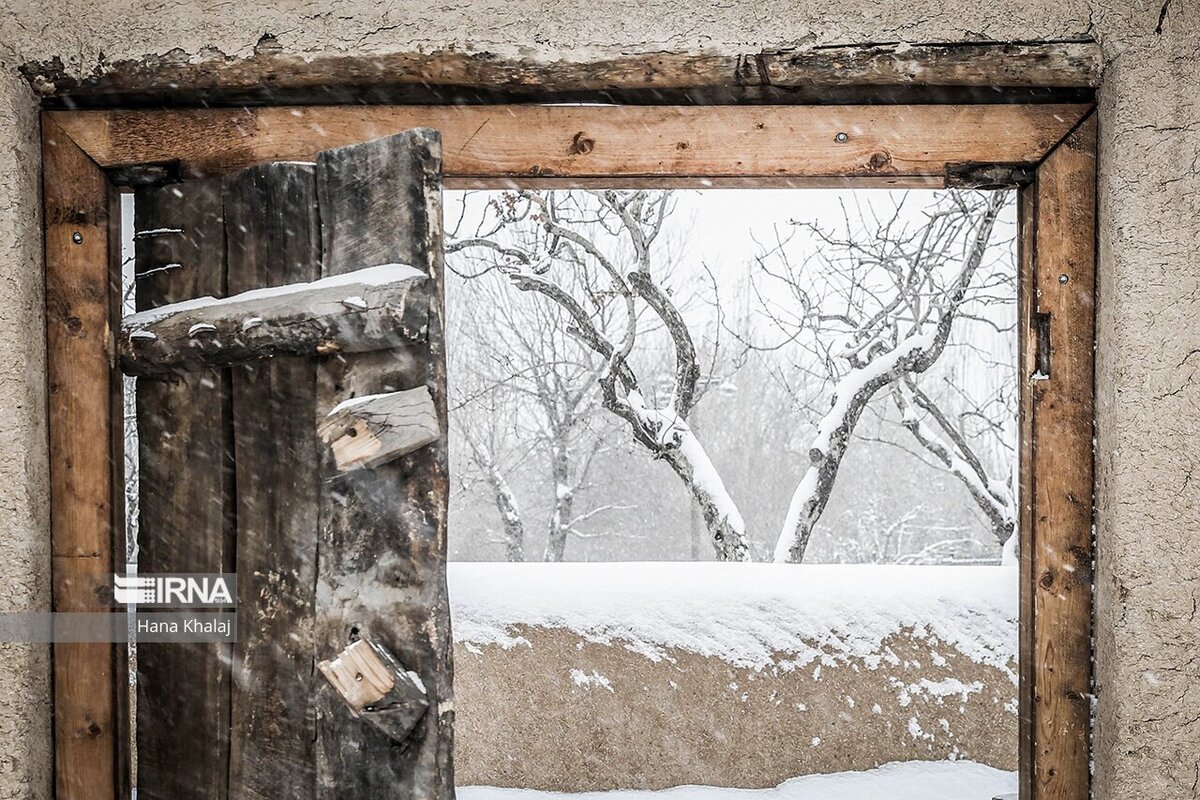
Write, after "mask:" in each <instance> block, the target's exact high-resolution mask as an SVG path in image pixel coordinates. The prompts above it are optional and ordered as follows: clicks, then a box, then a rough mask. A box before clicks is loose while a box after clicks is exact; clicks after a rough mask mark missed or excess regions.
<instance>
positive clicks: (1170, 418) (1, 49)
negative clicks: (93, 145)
mask: <svg viewBox="0 0 1200 800" xmlns="http://www.w3.org/2000/svg"><path fill="white" fill-rule="evenodd" d="M1163 2H1164V0H1154V1H1153V2H1144V1H1142V0H1134V1H1132V2H1121V1H1120V0H1105V1H1104V2H1101V1H1100V0H993V1H992V2H988V3H978V2H971V1H970V0H942V1H941V2H937V1H935V0H882V1H881V2H865V1H864V0H844V2H841V3H836V4H834V3H827V2H818V0H757V2H749V1H748V0H730V1H729V2H719V3H713V2H709V0H666V1H665V2H655V3H645V2H633V0H597V1H596V2H594V3H591V4H589V5H586V6H564V5H562V4H561V3H551V2H549V0H477V1H476V2H469V3H467V2H462V3H457V4H433V5H430V4H427V3H417V2H414V0H396V2H390V3H376V2H369V0H338V2H334V0H277V2H272V3H238V2H228V1H227V0H226V1H224V2H215V1H213V0H209V1H207V2H206V1H205V0H154V2H149V1H148V0H141V1H138V0H107V1H105V0H40V1H39V0H4V2H3V3H0V353H2V354H3V358H0V586H2V587H3V590H2V591H0V609H4V610H14V609H21V608H46V607H48V594H49V550H48V544H47V539H48V536H47V522H48V512H47V506H46V502H45V497H46V493H47V483H46V453H45V424H44V413H45V409H44V401H45V396H44V395H45V391H44V383H45V379H44V352H43V350H44V348H43V341H42V336H41V334H40V330H41V326H42V321H41V297H42V272H41V264H40V254H41V242H40V234H39V231H40V219H39V215H38V201H39V187H38V178H37V175H38V169H39V164H38V156H37V150H36V147H35V141H36V139H35V137H36V128H37V116H36V113H35V109H36V105H37V99H36V97H35V95H34V93H33V92H32V91H31V90H30V88H28V86H27V85H25V83H24V82H23V81H22V80H20V79H19V78H18V77H17V68H18V66H20V65H22V64H25V63H28V62H46V61H50V60H51V59H54V58H56V57H57V58H59V59H61V61H62V63H63V65H64V69H65V70H66V72H67V73H69V74H72V75H75V76H80V77H81V76H84V75H87V74H90V73H91V72H93V71H94V70H95V69H97V68H98V67H99V66H102V65H103V64H106V63H112V62H119V61H124V60H129V59H134V60H136V59H141V58H144V57H154V58H161V57H162V56H168V57H170V58H173V59H176V60H184V61H197V62H206V63H211V64H212V65H213V68H214V69H216V68H219V67H220V65H221V64H225V63H228V62H229V61H230V60H236V59H239V58H244V57H247V56H250V55H251V54H253V53H254V50H255V46H256V44H258V42H259V41H260V38H261V37H262V36H263V35H264V34H270V35H271V37H273V39H271V40H270V41H271V42H272V49H277V50H278V51H280V52H281V53H283V54H285V55H300V56H304V57H319V56H322V55H328V54H353V55H359V56H368V57H369V56H372V55H383V54H388V53H399V52H414V51H426V52H428V51H434V50H446V49H454V50H458V51H464V52H472V51H479V52H484V51H487V52H492V53H496V54H499V55H502V56H520V57H524V58H531V59H564V58H565V59H578V60H582V59H589V58H599V57H603V56H615V55H621V54H630V53H641V52H657V51H682V52H700V51H705V52H717V53H730V52H747V51H754V50H757V49H759V48H764V49H776V48H781V47H796V48H813V47H817V46H821V45H830V44H853V43H864V42H888V41H902V42H909V43H914V44H916V43H923V42H959V41H981V40H1001V41H1011V40H1047V39H1064V38H1077V37H1090V38H1093V39H1095V40H1097V41H1098V42H1099V43H1100V45H1101V46H1102V48H1103V53H1104V59H1105V72H1104V81H1103V86H1102V89H1101V92H1100V103H1101V108H1100V130H1101V147H1100V158H1101V165H1102V166H1101V173H1100V194H1099V197H1100V214H1101V226H1100V301H1099V308H1098V343H1099V344H1098V352H1097V359H1098V372H1097V414H1098V429H1097V450H1098V455H1097V504H1098V508H1099V514H1098V524H1097V541H1098V563H1097V577H1096V580H1097V591H1098V595H1097V626H1096V639H1097V687H1096V694H1097V702H1096V740H1095V745H1096V753H1095V764H1096V776H1095V794H1096V796H1097V797H1100V798H1105V799H1106V800H1107V799H1108V798H1112V799H1113V800H1116V799H1117V798H1121V800H1132V799H1138V798H1163V799H1164V800H1166V799H1168V798H1169V799H1170V800H1177V799H1178V798H1196V797H1200V613H1198V611H1197V608H1198V604H1200V436H1198V435H1197V429H1198V428H1200V321H1198V316H1200V265H1198V256H1200V182H1198V181H1197V170H1198V168H1200V9H1198V8H1197V7H1196V5H1195V4H1194V3H1190V2H1188V0H1165V5H1164V4H1163ZM48 692H49V676H48V659H47V657H46V654H45V652H43V651H42V650H40V649H30V648H27V647H18V646H11V645H0V799H3V800H7V799H8V798H22V800H24V798H43V797H48V796H49V794H50V777H49V776H50V772H49V746H48V725H49V720H48V713H49V712H48V708H49V706H48V702H47V698H48Z"/></svg>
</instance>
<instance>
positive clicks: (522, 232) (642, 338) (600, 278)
mask: <svg viewBox="0 0 1200 800" xmlns="http://www.w3.org/2000/svg"><path fill="white" fill-rule="evenodd" d="M671 208H672V199H671V196H670V194H669V193H666V192H647V191H620V192H618V191H594V192H579V191H575V192H561V193H560V192H539V191H520V192H510V193H506V194H505V195H504V196H503V198H502V199H501V200H499V201H496V202H494V203H493V204H492V206H491V210H492V212H493V214H494V217H495V222H494V224H491V225H490V226H483V227H481V228H480V229H479V230H477V231H476V232H475V234H474V235H471V236H457V235H454V234H453V233H452V235H451V237H450V238H451V242H450V244H449V245H448V246H447V251H448V252H460V251H466V252H477V253H484V254H486V258H481V259H480V261H479V263H480V265H481V268H480V269H479V270H477V271H475V272H469V271H464V272H463V274H469V275H473V276H475V277H478V276H480V275H481V274H485V273H487V272H490V271H493V270H499V271H501V272H503V273H504V274H506V275H507V276H508V277H509V279H510V280H511V282H512V285H513V286H514V287H516V288H517V289H518V290H520V291H522V292H530V293H534V294H538V295H541V296H542V297H543V298H545V299H546V300H548V301H549V302H550V303H551V304H552V305H553V306H554V307H556V308H557V309H558V310H559V311H560V312H562V313H565V314H566V316H567V317H568V318H569V320H570V324H569V325H568V326H565V327H564V329H565V330H566V331H567V332H568V334H569V335H570V336H571V337H572V339H573V340H574V342H575V343H576V345H577V346H580V347H581V348H582V350H583V351H584V352H585V353H587V354H588V355H589V356H590V360H591V363H593V364H595V365H597V371H596V373H595V378H594V385H595V387H596V388H597V389H598V392H599V397H600V403H601V405H602V406H603V408H604V409H606V410H607V411H608V412H609V413H611V414H612V415H614V416H615V417H617V418H618V419H620V420H622V421H623V422H624V423H625V425H626V427H627V429H628V430H629V432H630V433H631V435H632V437H633V439H634V440H635V441H636V442H637V443H639V444H640V445H642V446H643V447H644V448H645V449H646V450H648V451H649V452H650V453H651V454H652V456H653V457H654V458H657V459H661V460H662V461H664V462H665V463H666V464H668V465H669V466H670V467H671V469H672V470H673V471H674V472H675V474H676V475H677V476H678V477H679V479H680V480H681V481H682V482H683V484H684V485H685V486H686V487H687V489H688V491H689V492H690V493H691V495H692V497H693V500H694V502H695V503H696V505H697V507H698V508H699V510H700V513H701V515H702V516H703V518H704V521H705V525H706V527H707V529H708V532H709V537H710V539H711V541H712V544H713V548H714V550H715V552H716V554H717V557H718V558H720V559H723V560H733V561H744V560H748V558H749V549H748V547H747V544H746V534H745V524H744V522H743V520H742V517H741V514H740V512H739V511H738V509H737V506H736V505H735V504H734V502H733V500H732V498H731V497H730V496H729V493H728V492H727V491H726V489H725V486H724V483H723V482H722V481H721V478H720V476H719V475H718V473H717V470H716V468H715V467H714V466H713V464H712V462H711V460H710V459H709V457H708V454H707V452H706V451H705V449H704V447H703V445H702V444H701V442H700V440H699V439H698V438H697V437H696V435H695V433H694V431H693V430H692V429H691V428H690V427H689V425H688V422H687V420H688V416H689V414H690V413H691V412H692V410H693V409H694V408H695V405H696V403H697V402H698V401H699V399H700V396H701V394H702V392H703V389H704V383H703V382H702V381H701V368H700V363H699V357H698V353H697V348H696V345H695V342H694V340H693V337H692V333H691V331H690V330H689V328H688V325H687V323H686V321H685V319H684V315H683V313H682V310H681V307H680V305H679V304H678V303H677V302H676V300H675V298H674V297H673V296H672V294H671V293H670V292H669V291H668V290H667V289H666V288H665V287H664V283H663V279H664V277H665V276H664V274H663V265H664V263H665V261H667V260H668V259H663V258H661V257H659V258H656V255H657V256H661V254H659V253H655V248H656V242H657V241H658V239H659V236H660V234H661V233H662V230H663V222H664V220H665V219H666V218H667V216H668V214H669V213H670V210H671ZM458 227H459V226H453V227H452V228H451V230H452V231H454V232H457V228H458ZM658 332H662V333H665V335H666V336H667V338H668V340H669V342H670V348H671V350H672V355H673V360H674V371H673V372H674V374H673V379H672V384H671V387H670V389H669V390H668V391H667V392H665V393H664V394H665V402H663V403H661V404H660V403H659V402H657V398H650V397H649V396H648V394H647V392H646V391H644V389H643V379H642V377H641V376H639V372H638V365H637V361H638V359H639V358H643V359H644V356H646V354H647V351H649V350H652V341H651V335H652V334H655V333H658ZM568 527H569V526H568Z"/></svg>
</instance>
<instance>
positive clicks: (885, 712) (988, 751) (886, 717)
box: [454, 626, 1017, 792]
mask: <svg viewBox="0 0 1200 800" xmlns="http://www.w3.org/2000/svg"><path fill="white" fill-rule="evenodd" d="M513 635H514V636H519V637H520V638H521V640H522V643H521V644H518V645H515V646H513V647H508V648H505V647H503V646H502V645H499V644H486V645H482V646H476V645H472V644H470V643H462V642H460V643H458V644H456V646H455V648H454V658H455V676H454V694H455V707H456V709H457V716H456V718H455V723H454V731H455V742H454V745H455V750H454V753H455V756H454V757H455V761H454V769H455V775H456V780H457V783H458V785H459V786H509V787H521V788H530V789H546V790H553V791H561V792H582V791H592V790H601V789H664V788H667V787H671V786H680V785H688V784H699V785H704V786H741V787H749V788H767V787H775V786H778V785H779V784H781V783H783V782H784V781H786V780H790V779H791V778H794V777H796V776H797V775H809V774H813V773H826V772H846V771H860V770H869V769H873V768H874V767H876V766H878V765H880V764H887V763H891V762H893V761H923V760H941V759H947V758H954V759H965V760H968V761H975V762H978V763H981V764H987V765H988V766H992V767H996V768H997V769H1003V770H1015V769H1016V768H1017V687H1016V684H1015V683H1014V680H1013V678H1014V676H1015V674H1016V671H1015V670H1016V664H1015V663H1010V664H1009V665H1008V667H1007V668H1006V669H1002V668H1000V667H997V666H994V665H988V664H981V663H979V662H977V661H975V660H973V659H971V658H969V657H968V656H966V655H964V654H963V653H961V652H960V651H958V650H956V649H955V648H954V647H952V646H945V645H935V646H931V645H930V642H929V640H928V639H927V638H923V637H913V636H909V635H907V634H905V633H900V634H897V635H894V636H891V637H889V638H888V639H887V640H886V641H885V642H884V643H883V647H882V648H881V650H880V652H881V653H883V652H886V653H890V654H892V655H894V656H895V658H894V659H888V660H880V659H877V658H876V659H864V658H852V659H847V660H840V659H839V660H837V661H833V660H831V661H830V663H825V664H822V663H820V662H817V663H815V664H808V665H806V666H805V667H802V668H798V669H785V668H779V667H768V668H749V667H741V666H735V665H733V664H730V663H729V662H727V661H724V660H722V659H721V658H718V657H715V656H704V655H699V654H697V653H694V652H688V651H686V650H678V649H672V650H669V651H668V652H667V653H666V657H664V658H658V659H650V658H647V657H646V656H645V655H643V654H641V653H638V652H634V650H633V649H631V648H629V647H626V646H625V644H624V643H622V642H620V641H615V642H612V643H606V644H602V643H597V642H594V641H587V640H586V639H582V638H581V637H580V636H579V635H578V634H576V633H575V632H573V631H570V630H565V629H561V628H559V629H555V628H530V627H527V626H522V627H519V628H516V629H514V630H513ZM787 657H788V656H787V654H779V656H778V658H777V661H779V662H784V663H786V660H787Z"/></svg>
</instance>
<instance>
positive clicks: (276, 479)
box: [224, 164, 321, 800]
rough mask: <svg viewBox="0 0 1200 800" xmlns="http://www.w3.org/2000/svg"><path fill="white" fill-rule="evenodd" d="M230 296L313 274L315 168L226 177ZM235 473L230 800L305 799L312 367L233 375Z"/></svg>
mask: <svg viewBox="0 0 1200 800" xmlns="http://www.w3.org/2000/svg"><path fill="white" fill-rule="evenodd" d="M224 192H225V231H226V234H225V235H226V246H227V248H228V257H227V258H228V288H229V291H230V293H234V292H244V291H248V290H251V289H257V288H260V287H265V286H280V285H285V284H290V283H296V282H302V281H312V280H316V279H317V278H319V277H320V273H321V236H320V221H319V219H318V218H317V196H316V194H317V193H316V181H315V179H314V175H313V168H312V167H311V166H309V165H301V164H269V165H264V166H261V167H255V168H252V169H249V170H246V171H245V172H242V173H239V174H236V175H232V176H230V177H228V178H226V179H225V187H224ZM231 378H232V382H233V426H234V428H233V429H234V464H235V469H236V475H237V500H236V502H237V572H238V606H239V620H238V622H239V638H238V641H237V643H236V644H235V645H234V658H233V678H234V680H233V688H232V696H231V703H230V724H231V728H232V731H231V742H230V764H229V796H230V797H231V798H237V800H274V799H275V798H280V797H287V798H294V800H305V798H311V797H312V796H313V786H314V780H315V770H314V754H313V740H314V738H315V736H316V730H315V719H314V714H313V711H312V709H311V707H310V703H309V695H310V693H311V689H312V686H311V683H312V680H313V608H314V588H315V587H314V581H315V576H316V560H317V555H316V549H317V495H318V494H319V491H320V487H319V483H318V482H319V475H318V462H319V454H318V450H317V446H318V443H317V442H316V441H315V437H314V436H313V431H312V425H311V422H310V421H311V419H312V418H313V415H314V414H316V396H317V395H316V366H315V364H313V362H312V361H311V360H309V359H305V358H273V359H269V360H264V361H256V362H254V363H250V364H245V365H242V366H240V367H237V368H234V369H232V370H231Z"/></svg>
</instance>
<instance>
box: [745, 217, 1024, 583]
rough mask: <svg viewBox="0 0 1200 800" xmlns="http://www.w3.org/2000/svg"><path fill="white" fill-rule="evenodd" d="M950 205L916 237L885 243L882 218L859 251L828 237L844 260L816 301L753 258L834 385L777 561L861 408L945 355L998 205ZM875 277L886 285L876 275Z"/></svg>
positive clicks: (798, 532)
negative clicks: (783, 293)
mask: <svg viewBox="0 0 1200 800" xmlns="http://www.w3.org/2000/svg"><path fill="white" fill-rule="evenodd" d="M949 197H950V201H949V202H948V203H947V204H946V205H945V206H944V207H943V208H942V209H939V210H938V211H936V212H934V213H932V214H930V216H929V218H928V220H927V222H926V223H925V225H924V226H922V227H921V229H920V230H918V231H916V232H915V233H905V234H897V235H889V233H891V231H892V228H891V226H892V223H893V222H894V220H887V221H884V223H883V224H881V225H880V226H879V229H878V230H877V231H876V235H875V236H873V237H866V241H865V243H864V242H857V241H854V240H852V239H846V240H840V241H835V240H833V239H829V238H827V241H828V242H829V243H830V244H831V245H834V246H835V248H837V251H838V252H840V253H842V254H843V258H842V259H841V260H831V259H827V260H826V261H825V262H824V263H823V266H824V267H826V273H825V274H826V276H827V277H826V278H825V281H824V283H823V284H820V283H819V282H818V284H819V285H817V286H816V287H815V288H816V289H818V290H820V294H818V295H815V296H814V293H813V291H812V290H813V288H814V287H813V285H812V284H810V283H808V281H807V279H806V276H805V273H804V271H803V270H795V269H792V268H791V265H790V264H789V263H788V262H787V260H786V256H785V255H784V254H783V250H782V248H779V249H778V250H777V251H776V254H777V256H778V260H780V261H781V262H782V268H772V267H771V266H769V265H768V264H767V262H766V259H760V260H759V263H760V266H762V267H763V271H764V272H765V273H766V274H767V275H769V276H770V277H773V278H775V279H776V280H777V281H778V282H781V283H783V284H784V285H785V286H787V287H788V288H789V289H790V291H791V293H792V296H793V297H794V298H795V299H796V300H797V301H798V303H797V305H798V307H799V309H800V311H799V312H798V313H795V314H794V316H787V315H788V314H790V313H794V312H788V311H787V310H786V309H779V308H778V307H777V306H774V305H773V306H772V308H773V316H772V319H773V320H774V321H775V323H776V326H777V328H779V329H780V332H782V333H784V334H785V335H787V336H789V337H792V338H798V336H799V334H800V333H801V331H800V330H797V329H798V328H799V329H809V330H811V331H814V332H815V333H816V334H817V335H816V336H814V337H813V339H812V342H811V345H810V346H811V347H813V348H814V351H813V352H815V354H816V355H817V356H818V359H819V361H821V362H822V363H824V364H825V365H826V366H827V369H828V370H829V373H830V377H831V378H832V386H833V390H832V392H831V396H830V398H829V406H828V408H827V410H826V411H825V412H824V413H823V414H822V415H821V417H820V419H819V420H818V422H817V426H816V431H815V433H814V435H813V436H812V438H811V440H810V443H809V446H808V460H809V464H808V467H807V469H806V470H805V471H804V473H803V475H802V477H801V479H800V481H799V482H798V484H797V486H796V489H795V491H794V492H793V495H792V500H791V503H790V505H789V508H788V512H787V516H786V519H785V521H784V525H783V529H782V531H781V533H780V536H779V540H778V542H777V544H776V548H775V560H777V561H791V562H800V561H802V560H803V558H804V553H805V550H806V548H807V546H808V542H809V538H810V537H811V535H812V532H813V529H814V527H815V526H816V523H817V521H818V520H819V519H820V517H821V514H822V513H823V512H824V510H825V507H826V505H827V503H828V501H829V497H830V494H831V492H832V490H833V487H834V483H835V481H836V478H837V475H838V470H839V468H840V467H841V464H842V460H843V458H844V456H845V454H846V450H847V448H848V447H849V445H850V442H851V439H852V436H853V433H854V429H855V426H856V425H857V424H858V421H859V419H860V418H861V416H862V414H863V412H864V410H865V409H866V407H867V404H868V403H869V402H870V401H871V400H872V398H874V397H875V395H876V394H877V393H878V392H879V391H880V390H881V389H883V388H885V387H887V386H890V385H892V384H894V383H896V382H897V381H899V380H901V379H902V378H904V377H906V376H911V375H919V374H921V373H923V372H925V371H926V370H928V369H929V368H930V367H931V366H932V365H933V364H934V363H935V362H936V361H937V359H938V358H939V357H940V356H941V354H942V353H943V351H944V350H945V348H946V345H947V342H948V340H949V338H950V332H951V329H952V327H953V325H954V321H955V318H956V315H957V313H958V311H959V309H960V308H961V306H962V305H963V303H964V300H965V299H966V297H967V294H968V290H969V289H970V287H971V285H972V281H973V279H974V278H975V276H976V274H977V272H978V270H979V268H980V265H981V264H982V263H983V261H984V258H985V255H986V253H987V250H988V244H989V242H990V240H991V236H992V231H993V228H994V225H995V221H996V218H997V216H998V215H999V212H1000V209H1001V207H1002V206H1003V204H1004V202H1005V197H1004V195H1002V194H999V193H997V194H994V195H992V196H991V197H990V198H987V199H982V198H979V197H978V196H976V199H975V202H971V201H969V200H967V199H964V197H963V196H962V195H960V194H953V195H950V196H949ZM814 232H815V233H816V234H817V235H819V236H824V235H825V234H824V233H823V232H821V231H814ZM955 265H957V268H955ZM868 272H870V273H872V274H871V275H870V276H868ZM880 275H882V276H886V277H883V278H880V277H875V276H880ZM947 275H949V276H950V279H949V282H948V283H947V282H946V280H945V278H946V276H947Z"/></svg>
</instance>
